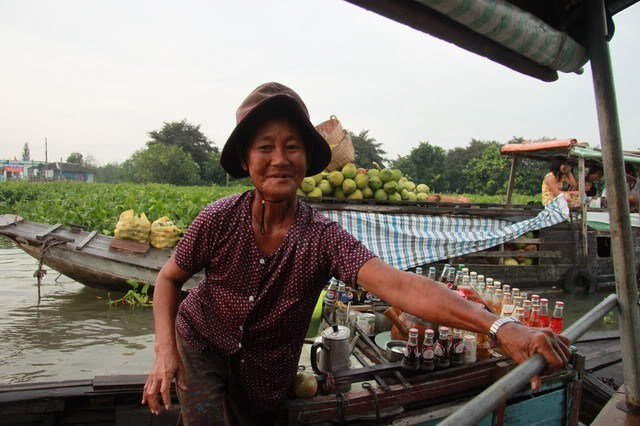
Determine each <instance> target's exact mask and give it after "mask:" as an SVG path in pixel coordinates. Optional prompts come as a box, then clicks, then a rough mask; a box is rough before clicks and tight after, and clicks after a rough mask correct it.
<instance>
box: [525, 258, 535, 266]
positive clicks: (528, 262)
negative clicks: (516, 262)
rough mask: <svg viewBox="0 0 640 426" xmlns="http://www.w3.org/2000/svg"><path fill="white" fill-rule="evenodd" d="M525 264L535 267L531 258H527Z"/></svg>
mask: <svg viewBox="0 0 640 426" xmlns="http://www.w3.org/2000/svg"><path fill="white" fill-rule="evenodd" d="M524 264H525V265H526V266H531V265H533V259H532V258H530V257H527V258H526V259H525V260H524Z"/></svg>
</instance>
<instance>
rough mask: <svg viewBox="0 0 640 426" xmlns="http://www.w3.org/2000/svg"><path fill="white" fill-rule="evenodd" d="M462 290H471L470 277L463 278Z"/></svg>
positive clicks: (464, 276)
mask: <svg viewBox="0 0 640 426" xmlns="http://www.w3.org/2000/svg"><path fill="white" fill-rule="evenodd" d="M460 288H471V284H470V283H469V275H463V276H462V284H460Z"/></svg>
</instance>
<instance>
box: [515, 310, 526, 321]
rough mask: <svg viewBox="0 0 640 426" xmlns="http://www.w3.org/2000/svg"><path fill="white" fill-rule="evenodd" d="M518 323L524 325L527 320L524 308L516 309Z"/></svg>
mask: <svg viewBox="0 0 640 426" xmlns="http://www.w3.org/2000/svg"><path fill="white" fill-rule="evenodd" d="M515 318H516V319H517V320H518V321H520V322H521V323H522V324H524V323H525V319H524V308H523V307H522V306H519V307H517V308H516V317H515Z"/></svg>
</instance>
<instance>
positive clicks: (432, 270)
mask: <svg viewBox="0 0 640 426" xmlns="http://www.w3.org/2000/svg"><path fill="white" fill-rule="evenodd" d="M428 277H429V279H430V280H433V281H435V280H436V267H435V266H430V267H429V275H428Z"/></svg>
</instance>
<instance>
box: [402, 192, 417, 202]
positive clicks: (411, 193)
mask: <svg viewBox="0 0 640 426" xmlns="http://www.w3.org/2000/svg"><path fill="white" fill-rule="evenodd" d="M407 196H408V197H409V198H407V201H417V199H418V196H417V195H416V194H415V193H414V192H411V191H409V194H408V195H407ZM403 199H404V198H403Z"/></svg>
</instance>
